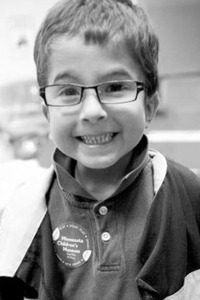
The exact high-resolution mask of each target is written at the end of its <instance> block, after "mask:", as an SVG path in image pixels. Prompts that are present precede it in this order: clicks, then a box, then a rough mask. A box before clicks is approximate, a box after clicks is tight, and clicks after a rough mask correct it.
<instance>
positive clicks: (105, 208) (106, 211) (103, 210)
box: [99, 206, 108, 216]
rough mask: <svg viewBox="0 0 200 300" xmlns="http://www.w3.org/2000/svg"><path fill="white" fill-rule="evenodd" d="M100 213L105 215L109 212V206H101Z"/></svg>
mask: <svg viewBox="0 0 200 300" xmlns="http://www.w3.org/2000/svg"><path fill="white" fill-rule="evenodd" d="M99 213H100V215H102V216H105V215H106V214H107V213H108V208H107V207H106V206H101V207H100V208H99Z"/></svg>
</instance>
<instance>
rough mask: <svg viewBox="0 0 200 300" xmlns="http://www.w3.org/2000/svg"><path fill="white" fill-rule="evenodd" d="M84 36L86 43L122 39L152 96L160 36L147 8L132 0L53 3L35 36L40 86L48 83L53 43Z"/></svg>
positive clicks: (71, 0)
mask: <svg viewBox="0 0 200 300" xmlns="http://www.w3.org/2000/svg"><path fill="white" fill-rule="evenodd" d="M63 35H66V36H68V37H74V36H77V35H82V36H83V38H84V40H85V43H96V44H99V45H102V46H103V45H104V44H106V43H109V42H110V41H123V42H125V44H126V45H127V48H128V50H130V53H131V54H132V55H133V57H134V59H136V60H137V62H138V64H139V66H140V67H141V69H142V71H143V73H144V76H145V81H146V82H145V83H146V87H147V94H148V96H151V95H152V94H153V93H154V92H155V91H156V90H157V88H158V69H157V67H158V66H157V65H158V48H159V47H158V46H159V43H158V39H157V36H156V35H155V33H154V30H153V28H152V26H151V24H150V22H149V20H148V17H147V15H146V13H145V12H144V10H143V9H142V8H141V7H139V6H137V5H134V4H133V3H132V1H131V0H62V1H60V2H58V3H57V4H56V5H55V6H53V7H52V8H51V9H50V10H49V12H48V14H47V16H46V18H45V20H44V22H43V23H42V25H41V27H40V30H39V32H38V34H37V36H36V40H35V47H34V60H35V63H36V67H37V80H38V84H39V85H40V86H43V85H46V84H47V77H48V75H47V74H48V59H49V56H50V54H51V44H52V43H53V41H54V40H55V39H56V38H57V37H59V36H63Z"/></svg>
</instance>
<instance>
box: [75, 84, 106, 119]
mask: <svg viewBox="0 0 200 300" xmlns="http://www.w3.org/2000/svg"><path fill="white" fill-rule="evenodd" d="M81 104H82V105H81V112H80V118H81V120H82V121H86V122H90V123H92V124H95V123H96V122H98V121H101V120H104V119H106V118H107V112H106V110H105V108H104V107H103V105H102V104H101V102H100V101H99V99H98V96H97V94H96V91H95V90H92V89H87V90H85V91H84V93H83V98H82V103H81Z"/></svg>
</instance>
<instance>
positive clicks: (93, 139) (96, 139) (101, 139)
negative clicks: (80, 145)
mask: <svg viewBox="0 0 200 300" xmlns="http://www.w3.org/2000/svg"><path fill="white" fill-rule="evenodd" d="M113 135H114V134H113V133H106V134H102V135H84V136H82V137H81V138H82V140H83V142H84V143H85V144H87V145H103V144H106V143H109V142H110V141H111V140H112V138H113Z"/></svg>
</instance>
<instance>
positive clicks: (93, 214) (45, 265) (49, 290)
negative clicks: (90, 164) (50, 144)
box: [16, 137, 153, 300]
mask: <svg viewBox="0 0 200 300" xmlns="http://www.w3.org/2000/svg"><path fill="white" fill-rule="evenodd" d="M147 149H148V143H147V139H146V137H143V138H142V140H141V141H140V143H139V144H138V146H137V147H136V148H135V149H134V151H133V155H132V159H131V162H130V166H129V169H128V170H127V174H126V175H125V176H124V178H123V179H122V181H121V184H120V186H119V187H118V188H117V190H116V191H115V192H114V193H113V195H111V196H110V197H109V198H108V199H105V200H103V201H98V200H96V199H94V198H93V197H92V196H91V195H90V194H89V193H88V192H87V191H85V190H84V188H83V187H82V186H81V185H80V183H79V182H78V181H76V179H75V177H74V170H75V164H76V162H75V161H73V160H72V159H70V158H68V157H66V156H65V155H63V154H62V153H61V152H60V151H59V150H56V152H55V154H54V165H55V171H56V175H55V177H54V179H53V181H52V185H51V187H50V189H49V192H48V194H47V203H48V213H47V214H46V216H45V218H44V220H43V222H42V224H41V226H40V229H39V230H38V232H37V234H36V236H35V238H34V240H33V242H32V244H31V246H30V248H29V250H28V252H27V254H26V256H25V258H24V260H23V262H22V264H21V266H20V267H19V269H18V271H17V273H16V276H17V277H18V278H20V279H22V280H23V282H25V283H26V287H27V288H26V291H25V296H26V297H28V296H29V297H30V296H31V295H32V296H33V295H34V293H37V294H38V295H37V296H39V299H40V300H50V299H54V300H58V299H59V300H60V299H66V300H67V299H70V300H79V299H82V300H86V299H87V300H100V299H109V300H117V299H123V300H129V299H134V300H139V299H141V298H140V295H139V292H138V290H137V287H136V283H135V278H136V276H137V274H138V272H139V270H140V267H141V265H140V261H139V259H138V256H137V246H138V243H139V241H140V238H141V235H142V232H143V229H144V225H145V221H146V217H147V214H148V212H149V208H150V206H151V202H152V200H153V181H152V166H151V161H150V159H149V157H148V154H147Z"/></svg>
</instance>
